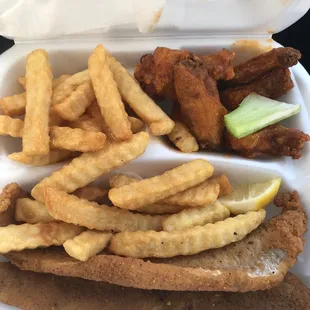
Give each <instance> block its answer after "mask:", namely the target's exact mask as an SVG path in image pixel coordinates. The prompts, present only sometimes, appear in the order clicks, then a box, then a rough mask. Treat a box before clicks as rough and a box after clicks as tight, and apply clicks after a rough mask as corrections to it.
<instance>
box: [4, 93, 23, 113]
mask: <svg viewBox="0 0 310 310" xmlns="http://www.w3.org/2000/svg"><path fill="white" fill-rule="evenodd" d="M0 107H1V109H2V111H3V113H4V114H5V115H8V116H21V115H24V114H25V108H26V93H21V94H18V95H14V96H8V97H4V98H1V99H0Z"/></svg>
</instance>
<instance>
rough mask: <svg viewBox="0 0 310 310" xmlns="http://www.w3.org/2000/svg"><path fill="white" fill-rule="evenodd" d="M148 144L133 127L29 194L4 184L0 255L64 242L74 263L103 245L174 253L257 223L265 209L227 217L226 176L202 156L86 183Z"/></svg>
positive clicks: (218, 242)
mask: <svg viewBox="0 0 310 310" xmlns="http://www.w3.org/2000/svg"><path fill="white" fill-rule="evenodd" d="M147 144H148V134H147V133H145V132H140V133H137V134H134V135H133V137H132V138H131V139H130V140H126V141H123V142H114V143H109V144H107V145H106V146H105V147H104V148H103V149H102V150H100V151H97V152H90V153H84V154H82V155H80V156H79V157H77V158H75V159H73V160H72V161H71V162H70V163H69V164H67V165H65V166H64V167H63V168H61V169H60V170H58V171H55V172H54V173H52V174H51V175H50V176H48V177H46V178H44V179H43V180H41V181H40V182H39V183H38V184H37V185H36V186H35V187H34V188H33V189H32V191H31V196H32V197H33V198H34V199H35V200H34V199H33V198H30V196H29V195H27V194H23V195H19V196H18V197H16V191H18V189H19V188H18V186H17V185H16V184H9V185H8V186H7V188H5V189H4V193H5V192H6V191H8V190H9V189H10V188H11V190H10V193H12V195H7V194H6V197H10V196H13V194H14V195H15V200H14V202H11V203H10V207H11V209H12V210H13V211H12V212H13V216H12V218H11V220H10V221H8V222H7V223H6V224H5V225H2V226H4V227H1V228H0V253H3V254H5V253H8V252H10V251H22V250H24V249H34V248H38V247H48V246H63V247H64V249H65V251H66V252H67V253H68V254H69V255H70V256H72V257H74V258H76V259H78V260H80V261H86V260H88V259H89V258H90V257H92V256H94V255H96V254H98V253H99V252H101V251H103V250H104V249H105V248H107V250H108V251H109V252H111V253H113V254H116V255H123V256H128V257H138V258H144V257H162V258H165V257H174V256H177V255H191V254H196V253H199V252H202V251H205V250H208V249H212V248H219V247H223V246H225V245H227V244H230V243H231V242H236V241H239V240H241V239H243V238H244V237H245V236H246V235H247V234H248V233H250V232H251V231H252V230H254V229H256V228H257V227H258V226H259V225H260V224H261V223H262V221H263V220H264V218H265V214H266V212H265V210H264V209H261V210H259V211H251V212H247V213H245V214H239V215H237V216H235V217H231V214H230V211H229V209H228V208H227V207H225V206H224V205H223V204H221V203H220V202H219V200H218V198H220V197H221V196H225V195H227V194H230V193H231V192H232V186H231V184H230V182H229V180H228V178H227V176H225V175H219V176H213V172H214V168H213V166H212V165H211V164H210V163H209V162H207V161H206V160H203V159H195V160H192V161H189V162H187V163H185V164H183V165H181V166H178V167H175V168H174V169H172V170H169V171H166V172H165V173H163V174H162V175H159V176H154V177H152V178H149V179H142V180H138V179H136V178H132V177H129V176H128V175H122V174H118V175H114V176H112V177H110V179H109V183H110V189H105V188H101V187H99V186H94V185H89V184H90V183H92V182H94V181H95V180H96V179H97V178H98V177H99V176H101V175H102V174H104V173H107V172H110V171H112V170H113V169H114V168H116V167H120V166H122V165H123V164H125V163H126V162H128V161H129V160H132V159H134V158H136V157H138V156H139V155H141V154H142V153H143V151H144V150H145V149H146V147H147ZM12 187H13V189H12ZM19 193H22V191H21V190H19ZM103 202H105V204H103ZM111 203H112V205H111Z"/></svg>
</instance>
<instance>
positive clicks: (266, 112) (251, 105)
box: [224, 93, 300, 138]
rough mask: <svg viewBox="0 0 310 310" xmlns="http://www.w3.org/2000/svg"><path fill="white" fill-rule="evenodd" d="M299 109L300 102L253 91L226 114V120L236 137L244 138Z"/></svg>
mask: <svg viewBox="0 0 310 310" xmlns="http://www.w3.org/2000/svg"><path fill="white" fill-rule="evenodd" d="M299 111H300V105H299V104H288V103H284V102H280V101H277V100H272V99H269V98H266V97H263V96H260V95H257V94H256V93H251V94H250V95H248V96H247V97H246V98H244V100H243V101H242V103H241V104H240V106H239V107H238V108H237V109H236V110H234V111H232V112H230V113H228V114H227V115H225V117H224V120H225V125H226V128H227V129H228V131H229V132H230V133H231V134H232V135H233V136H234V137H235V138H243V137H245V136H248V135H250V134H252V133H254V132H257V131H259V130H260V129H262V128H265V127H267V126H269V125H272V124H275V123H278V122H279V121H281V120H283V119H286V118H288V117H290V116H292V115H294V114H297V113H298V112H299Z"/></svg>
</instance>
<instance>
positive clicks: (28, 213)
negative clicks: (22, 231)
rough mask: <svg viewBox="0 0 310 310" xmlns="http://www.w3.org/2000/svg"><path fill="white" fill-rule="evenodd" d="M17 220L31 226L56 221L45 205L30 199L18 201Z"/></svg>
mask: <svg viewBox="0 0 310 310" xmlns="http://www.w3.org/2000/svg"><path fill="white" fill-rule="evenodd" d="M15 220H16V221H18V222H26V223H29V224H36V223H49V222H54V221H56V220H55V219H54V218H53V217H52V216H51V215H50V214H49V212H48V210H47V208H46V207H45V205H44V204H43V203H41V202H39V201H36V200H32V199H29V198H19V199H17V201H16V208H15Z"/></svg>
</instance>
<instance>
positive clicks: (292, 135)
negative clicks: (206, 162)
mask: <svg viewBox="0 0 310 310" xmlns="http://www.w3.org/2000/svg"><path fill="white" fill-rule="evenodd" d="M309 141H310V136H309V135H307V134H305V133H304V132H302V131H301V130H298V129H295V128H286V127H284V126H281V125H279V124H276V125H272V126H268V127H266V128H264V129H262V130H260V131H258V132H256V133H253V134H251V135H248V136H246V137H244V138H241V139H238V138H234V137H233V136H232V135H231V134H230V133H229V132H226V133H225V144H226V147H227V148H228V149H230V150H233V151H234V152H236V153H238V154H240V155H241V156H244V157H248V158H255V157H258V156H263V155H271V156H283V155H284V156H290V157H292V158H293V159H298V158H300V157H301V156H302V154H301V151H302V149H303V147H304V145H305V143H306V142H309Z"/></svg>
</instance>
